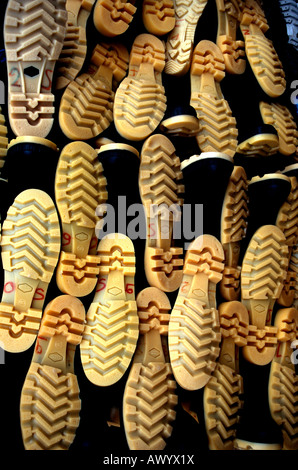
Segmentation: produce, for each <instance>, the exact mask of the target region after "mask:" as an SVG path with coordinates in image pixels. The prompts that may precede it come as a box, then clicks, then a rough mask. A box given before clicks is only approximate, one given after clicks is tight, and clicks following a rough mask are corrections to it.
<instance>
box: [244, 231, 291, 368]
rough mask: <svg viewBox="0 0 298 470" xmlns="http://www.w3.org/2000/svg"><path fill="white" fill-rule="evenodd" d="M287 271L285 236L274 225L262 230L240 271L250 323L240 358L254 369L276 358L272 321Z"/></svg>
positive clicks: (250, 246)
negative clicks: (254, 366) (246, 341)
mask: <svg viewBox="0 0 298 470" xmlns="http://www.w3.org/2000/svg"><path fill="white" fill-rule="evenodd" d="M287 267H288V246H287V244H286V239H285V236H284V234H283V233H282V231H281V230H280V229H279V228H278V227H276V226H275V225H264V226H262V227H261V228H259V229H258V230H257V231H256V233H255V234H254V235H253V237H252V239H251V241H250V243H249V246H248V248H247V250H246V253H245V255H244V258H243V262H242V270H241V301H242V303H243V304H244V305H245V306H246V308H247V310H248V313H249V319H250V326H249V336H248V344H247V346H244V347H243V355H244V357H245V358H246V359H247V360H248V361H250V362H252V363H254V364H257V365H266V364H269V363H270V361H271V360H272V359H273V357H274V354H275V350H276V345H277V337H276V334H277V328H276V327H274V326H271V319H272V318H271V317H272V310H273V307H274V304H275V301H276V299H278V297H279V296H280V293H281V290H282V288H283V283H284V280H285V278H286V273H287Z"/></svg>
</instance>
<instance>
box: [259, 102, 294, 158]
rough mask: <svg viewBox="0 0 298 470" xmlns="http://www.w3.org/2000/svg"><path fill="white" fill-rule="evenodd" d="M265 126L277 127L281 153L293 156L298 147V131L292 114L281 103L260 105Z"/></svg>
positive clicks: (263, 103)
mask: <svg viewBox="0 0 298 470" xmlns="http://www.w3.org/2000/svg"><path fill="white" fill-rule="evenodd" d="M260 110H261V114H262V118H263V121H264V123H265V124H269V125H272V126H274V127H275V129H276V131H277V133H278V137H279V151H280V153H282V154H283V155H293V154H294V153H295V152H296V147H297V145H298V130H297V125H296V123H295V121H294V118H293V116H292V114H291V113H290V111H289V109H288V108H287V107H286V106H283V105H281V104H279V103H265V102H261V103H260Z"/></svg>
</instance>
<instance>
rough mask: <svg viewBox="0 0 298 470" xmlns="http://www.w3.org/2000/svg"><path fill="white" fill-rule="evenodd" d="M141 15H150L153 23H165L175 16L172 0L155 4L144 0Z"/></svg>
mask: <svg viewBox="0 0 298 470" xmlns="http://www.w3.org/2000/svg"><path fill="white" fill-rule="evenodd" d="M143 15H145V16H147V15H150V16H151V15H152V16H153V21H157V20H158V21H161V22H163V23H167V22H168V21H169V19H171V18H173V17H174V16H175V10H174V6H173V2H172V0H162V1H161V2H158V3H157V2H155V1H154V0H144V2H143Z"/></svg>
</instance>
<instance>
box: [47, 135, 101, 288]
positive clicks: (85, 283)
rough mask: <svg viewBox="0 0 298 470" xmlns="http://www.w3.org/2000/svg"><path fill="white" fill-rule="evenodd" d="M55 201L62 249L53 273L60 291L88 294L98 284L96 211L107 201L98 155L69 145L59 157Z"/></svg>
mask: <svg viewBox="0 0 298 470" xmlns="http://www.w3.org/2000/svg"><path fill="white" fill-rule="evenodd" d="M55 198H56V204H57V208H58V211H59V215H60V219H61V224H62V247H61V250H62V251H61V254H60V258H59V264H58V267H57V271H56V282H57V286H58V287H59V289H60V290H61V292H63V293H65V294H69V295H74V296H75V297H81V296H85V295H88V294H90V293H91V292H92V291H93V289H94V288H95V286H96V284H97V275H98V273H99V263H100V258H99V257H98V256H97V255H96V247H97V244H98V240H97V237H96V235H95V227H96V224H97V223H99V222H100V217H99V216H97V215H96V208H97V206H99V205H101V204H105V202H106V200H107V192H106V178H105V177H104V176H103V169H102V165H101V163H100V162H99V160H98V158H97V152H96V150H94V149H93V148H92V147H91V146H90V145H88V144H87V143H85V142H71V143H70V144H68V145H66V146H65V147H64V148H63V150H62V152H61V154H60V157H59V161H58V165H57V171H56V178H55Z"/></svg>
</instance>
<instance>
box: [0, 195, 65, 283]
mask: <svg viewBox="0 0 298 470" xmlns="http://www.w3.org/2000/svg"><path fill="white" fill-rule="evenodd" d="M23 194H24V193H23ZM46 196H47V195H46ZM1 247H2V259H3V267H4V269H5V270H7V271H13V270H18V271H19V272H20V274H21V275H22V276H25V277H29V278H31V279H40V280H42V281H45V282H49V281H50V279H51V277H52V274H53V271H54V269H55V267H56V264H57V261H58V256H59V252H60V229H59V221H58V215H57V212H56V208H55V206H54V204H53V202H52V201H51V200H50V198H49V197H48V196H47V198H45V199H44V200H43V199H42V198H41V197H38V194H37V193H36V191H35V190H32V191H31V190H29V191H28V194H27V196H25V197H22V198H20V196H19V198H18V197H17V198H16V200H15V201H14V203H13V205H12V206H11V207H10V208H9V210H8V212H7V218H6V220H5V221H4V223H3V229H2V239H1Z"/></svg>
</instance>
